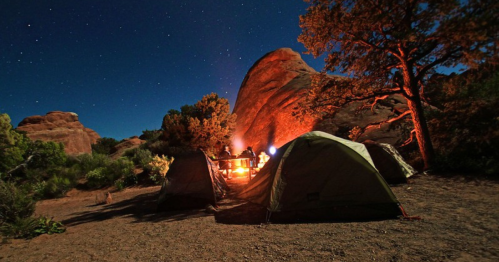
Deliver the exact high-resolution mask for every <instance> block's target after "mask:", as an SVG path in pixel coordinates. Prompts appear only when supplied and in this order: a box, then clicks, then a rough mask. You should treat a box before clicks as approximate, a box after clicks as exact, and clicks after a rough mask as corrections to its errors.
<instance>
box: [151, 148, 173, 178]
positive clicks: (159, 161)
mask: <svg viewBox="0 0 499 262" xmlns="http://www.w3.org/2000/svg"><path fill="white" fill-rule="evenodd" d="M173 160H174V158H173V157H172V158H168V157H167V156H158V155H155V156H154V157H153V159H152V161H151V162H150V163H149V165H150V166H151V174H150V175H149V178H150V179H151V181H153V182H154V183H155V184H159V183H161V181H162V180H163V179H164V177H165V176H166V173H167V172H168V170H169V169H170V165H171V164H172V162H173Z"/></svg>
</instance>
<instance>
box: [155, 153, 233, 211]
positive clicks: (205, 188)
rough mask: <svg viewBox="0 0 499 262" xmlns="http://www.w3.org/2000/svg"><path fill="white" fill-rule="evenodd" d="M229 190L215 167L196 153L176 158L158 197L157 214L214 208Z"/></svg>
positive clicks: (204, 156)
mask: <svg viewBox="0 0 499 262" xmlns="http://www.w3.org/2000/svg"><path fill="white" fill-rule="evenodd" d="M227 190H228V187H227V184H226V183H225V180H224V178H223V177H222V176H221V175H220V174H219V172H218V166H217V164H215V163H213V162H212V161H211V159H210V158H209V157H208V156H206V154H205V153H204V152H203V151H201V150H198V151H196V152H191V153H188V154H184V155H180V156H177V157H175V160H174V161H173V163H172V164H171V166H170V169H169V170H168V172H167V173H166V178H165V180H164V182H163V186H162V187H161V191H160V192H159V197H158V211H166V210H173V209H191V208H203V207H206V205H207V204H210V205H213V206H214V205H216V203H217V201H219V200H220V199H221V198H222V197H223V196H224V195H225V193H226V191H227Z"/></svg>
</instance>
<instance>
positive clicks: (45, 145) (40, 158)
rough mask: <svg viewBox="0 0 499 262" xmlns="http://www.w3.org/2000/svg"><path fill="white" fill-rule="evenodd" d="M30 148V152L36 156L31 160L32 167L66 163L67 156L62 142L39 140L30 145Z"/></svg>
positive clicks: (46, 166)
mask: <svg viewBox="0 0 499 262" xmlns="http://www.w3.org/2000/svg"><path fill="white" fill-rule="evenodd" d="M29 150H30V154H32V155H33V156H34V157H33V159H32V160H31V161H30V162H29V167H30V168H49V167H54V166H64V165H65V163H66V159H67V156H66V153H65V152H64V144H62V143H55V142H51V141H50V142H43V141H40V140H37V141H35V142H33V143H32V144H31V145H30V148H29Z"/></svg>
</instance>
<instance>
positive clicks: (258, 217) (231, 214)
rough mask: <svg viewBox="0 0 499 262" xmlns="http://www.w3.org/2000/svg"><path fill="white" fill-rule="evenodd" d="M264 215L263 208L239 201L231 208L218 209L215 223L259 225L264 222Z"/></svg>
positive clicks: (265, 212)
mask: <svg viewBox="0 0 499 262" xmlns="http://www.w3.org/2000/svg"><path fill="white" fill-rule="evenodd" d="M266 214H267V210H266V208H265V207H262V206H260V205H257V204H253V203H251V202H244V201H241V203H238V204H236V205H235V206H233V207H231V208H227V209H219V210H218V212H216V213H215V221H216V222H217V223H221V224H232V225H244V224H246V225H259V224H261V223H265V222H266Z"/></svg>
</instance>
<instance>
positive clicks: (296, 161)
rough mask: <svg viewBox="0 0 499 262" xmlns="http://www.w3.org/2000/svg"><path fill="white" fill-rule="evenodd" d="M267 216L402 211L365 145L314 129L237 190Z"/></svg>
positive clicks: (351, 216) (380, 215)
mask: <svg viewBox="0 0 499 262" xmlns="http://www.w3.org/2000/svg"><path fill="white" fill-rule="evenodd" d="M238 196H239V197H240V198H243V199H246V200H249V201H251V202H253V203H256V204H260V205H263V206H265V207H266V208H267V211H268V212H267V215H268V217H267V218H268V220H271V221H290V220H291V221H296V220H331V219H332V220H371V219H386V218H396V217H397V216H400V215H403V211H402V209H401V207H400V206H399V202H398V201H397V199H396V197H395V195H394V194H393V193H392V191H391V190H390V187H389V186H388V184H387V183H386V182H385V180H384V179H383V178H382V177H381V175H380V174H379V172H378V170H376V168H375V167H374V164H373V161H372V160H371V157H370V156H369V153H368V151H367V149H366V147H365V146H364V145H363V144H360V143H356V142H352V141H349V140H345V139H342V138H339V137H335V136H333V135H330V134H327V133H324V132H320V131H313V132H309V133H306V134H304V135H302V136H300V137H298V138H296V139H294V140H293V141H290V142H288V143H287V144H285V145H284V146H282V147H281V148H279V149H278V150H277V152H276V153H275V154H274V156H273V157H272V158H271V159H270V160H269V161H268V162H267V163H266V164H265V166H264V167H263V168H262V169H261V170H260V171H259V172H258V174H257V175H256V176H255V178H254V179H253V180H251V181H250V182H249V183H248V185H247V186H246V187H245V189H243V191H242V192H241V193H240V194H239V195H238Z"/></svg>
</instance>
